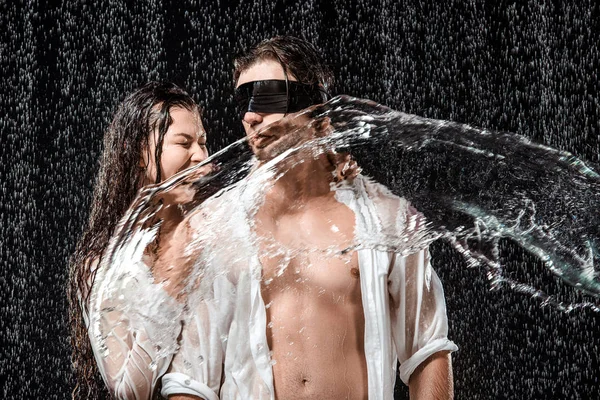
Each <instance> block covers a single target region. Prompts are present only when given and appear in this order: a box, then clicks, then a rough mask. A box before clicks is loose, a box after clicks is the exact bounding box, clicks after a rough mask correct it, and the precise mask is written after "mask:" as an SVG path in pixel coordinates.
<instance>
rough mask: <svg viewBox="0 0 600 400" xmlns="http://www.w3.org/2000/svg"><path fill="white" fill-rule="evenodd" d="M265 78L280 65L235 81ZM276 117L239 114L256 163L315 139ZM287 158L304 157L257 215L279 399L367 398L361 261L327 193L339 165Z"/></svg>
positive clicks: (348, 222)
mask: <svg viewBox="0 0 600 400" xmlns="http://www.w3.org/2000/svg"><path fill="white" fill-rule="evenodd" d="M288 78H291V77H289V76H288ZM265 79H284V75H283V70H282V68H281V66H280V65H279V64H278V63H277V62H274V61H264V62H260V63H257V64H255V65H254V66H251V67H250V68H249V69H248V70H246V71H244V72H243V73H242V74H241V75H240V79H239V81H238V83H237V84H238V85H241V84H243V83H246V82H250V81H254V80H265ZM282 117H283V115H281V114H264V113H260V114H259V113H252V112H248V113H246V115H245V116H244V121H243V124H244V127H245V129H246V133H247V135H248V137H249V143H250V146H251V148H252V150H253V151H254V153H255V154H256V156H257V158H258V159H259V161H260V162H265V161H268V160H269V159H270V158H272V157H274V156H276V155H278V154H279V153H280V152H281V151H282V150H285V149H286V148H289V147H290V146H293V145H295V144H298V143H299V142H300V141H301V140H303V138H304V139H305V138H307V137H308V138H310V137H313V136H319V133H318V132H303V131H302V129H300V130H298V129H297V128H298V127H299V126H302V124H303V123H305V122H307V121H306V120H303V119H301V118H298V119H296V120H294V116H293V115H292V116H288V117H286V119H285V120H283V121H280V120H281V118H282ZM276 121H279V122H276ZM273 122H276V123H275V124H274V125H271V126H269V127H268V128H266V127H267V126H268V125H269V124H272V123H273ZM294 125H296V126H294ZM316 130H317V131H318V129H316ZM290 134H292V136H288V137H286V135H290ZM293 135H296V137H294V136H293ZM293 158H294V159H295V160H296V161H297V160H298V159H302V160H303V161H304V162H302V163H300V164H297V165H293V166H292V165H286V166H285V169H283V170H285V171H286V172H285V174H284V175H283V176H282V177H281V178H280V179H278V180H277V182H275V183H274V185H273V187H272V188H270V190H269V191H268V192H267V193H266V195H265V200H264V203H263V205H262V206H261V207H260V208H259V210H258V212H257V214H256V220H255V222H256V233H257V236H258V238H259V247H260V262H261V264H262V278H263V284H262V296H263V300H264V302H265V304H266V305H268V308H267V310H266V311H267V332H266V333H267V340H268V344H269V348H270V350H271V351H272V360H273V361H274V365H273V379H274V386H275V395H276V397H277V398H282V399H314V398H351V399H363V398H367V371H366V361H365V354H364V349H363V344H364V314H363V308H362V300H361V291H360V280H359V272H358V261H357V256H356V254H354V252H352V251H350V252H346V253H344V250H345V249H347V248H348V247H351V245H352V242H353V237H354V214H353V212H352V211H351V210H350V209H348V208H347V207H346V206H345V205H343V204H341V203H340V202H338V201H337V200H336V199H335V197H334V192H332V191H331V188H330V183H331V182H332V181H333V174H332V172H333V171H334V170H335V166H334V165H332V163H331V160H330V159H329V158H328V157H327V155H326V154H322V155H320V156H318V157H316V158H315V157H313V156H312V155H310V154H303V153H302V152H300V153H299V154H297V155H296V156H295V157H293Z"/></svg>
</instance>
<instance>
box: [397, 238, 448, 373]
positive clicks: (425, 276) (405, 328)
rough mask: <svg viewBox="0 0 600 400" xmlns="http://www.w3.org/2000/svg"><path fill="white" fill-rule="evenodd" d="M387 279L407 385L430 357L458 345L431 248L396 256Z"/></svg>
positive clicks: (400, 359) (401, 363) (399, 355)
mask: <svg viewBox="0 0 600 400" xmlns="http://www.w3.org/2000/svg"><path fill="white" fill-rule="evenodd" d="M388 279H389V281H388V287H389V293H390V307H391V311H392V312H391V321H392V332H393V339H394V345H395V347H396V352H397V355H398V361H400V378H401V379H402V381H403V382H404V383H405V384H407V385H408V381H409V379H410V376H411V374H412V373H413V371H414V370H415V369H416V368H417V367H418V366H419V365H420V364H421V363H422V362H423V361H425V360H426V359H427V358H428V357H429V356H431V355H432V354H435V353H437V352H439V351H455V350H457V349H458V347H457V346H456V345H455V344H454V343H453V342H452V341H450V340H448V337H447V336H448V319H447V317H446V302H445V300H444V291H443V288H442V284H441V282H440V279H439V278H438V276H437V274H436V273H435V271H434V270H433V268H432V267H431V262H430V256H429V250H428V249H422V250H420V251H418V252H416V253H413V254H410V255H408V256H406V257H402V256H400V255H398V254H395V255H393V256H392V261H391V270H390V274H389V278H388Z"/></svg>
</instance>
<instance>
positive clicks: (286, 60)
mask: <svg viewBox="0 0 600 400" xmlns="http://www.w3.org/2000/svg"><path fill="white" fill-rule="evenodd" d="M264 60H273V61H277V62H278V63H280V64H281V66H282V67H283V68H284V70H285V71H286V73H288V74H291V75H292V76H294V77H295V78H296V79H297V80H298V81H299V82H300V83H304V84H311V85H312V84H321V85H323V88H324V89H325V90H326V91H327V92H329V93H331V89H332V86H333V74H332V72H331V70H330V69H329V67H328V66H327V64H325V62H324V61H323V58H322V57H321V56H320V54H319V51H318V50H317V49H316V48H315V46H313V45H312V44H311V43H309V42H307V41H306V40H304V39H299V38H297V37H294V36H276V37H274V38H271V39H267V40H264V41H262V42H260V43H259V44H257V45H256V46H254V47H252V48H251V49H250V50H249V51H247V52H246V53H245V54H242V55H240V56H238V57H236V58H235V60H234V62H233V63H234V72H233V81H234V84H236V83H237V81H238V79H239V78H240V75H241V73H242V72H244V71H246V70H247V69H248V68H250V67H252V66H253V65H254V64H256V63H257V62H260V61H264Z"/></svg>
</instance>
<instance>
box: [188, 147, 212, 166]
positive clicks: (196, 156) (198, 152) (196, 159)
mask: <svg viewBox="0 0 600 400" xmlns="http://www.w3.org/2000/svg"><path fill="white" fill-rule="evenodd" d="M207 157H208V150H206V146H202V145H200V144H198V143H196V144H194V147H193V148H192V157H191V161H192V163H194V164H198V163H201V162H202V161H204V160H206V158H207Z"/></svg>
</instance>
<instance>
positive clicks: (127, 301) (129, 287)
mask: <svg viewBox="0 0 600 400" xmlns="http://www.w3.org/2000/svg"><path fill="white" fill-rule="evenodd" d="M121 267H123V265H120V266H119V267H118V268H117V267H116V266H106V267H105V269H104V270H102V269H100V270H99V271H98V275H97V277H96V282H95V284H94V287H93V288H92V296H91V300H90V304H89V318H88V321H87V323H88V333H89V336H90V341H91V344H92V349H93V352H94V356H95V358H96V362H97V365H98V368H99V370H100V373H101V375H102V378H103V379H104V382H105V383H106V385H107V387H108V389H109V391H110V393H111V395H112V396H113V397H115V398H118V399H129V400H133V399H135V400H141V399H151V398H152V396H153V393H154V389H155V387H156V384H157V382H158V379H159V378H160V377H161V376H162V375H163V374H164V373H165V372H166V370H167V368H168V366H169V364H170V362H171V358H172V354H173V353H175V350H176V348H177V338H178V336H179V334H180V331H181V316H182V313H183V306H182V305H181V304H179V303H178V302H177V301H176V300H175V299H173V298H172V297H171V296H169V295H168V294H167V292H166V291H164V289H163V288H162V286H161V285H157V284H154V283H153V281H152V276H151V274H150V272H149V270H148V267H147V266H146V265H144V264H143V263H141V262H140V263H137V264H136V263H132V264H130V265H128V266H127V267H126V268H121ZM115 268H116V269H117V271H114V270H115ZM115 272H116V273H115Z"/></svg>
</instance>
